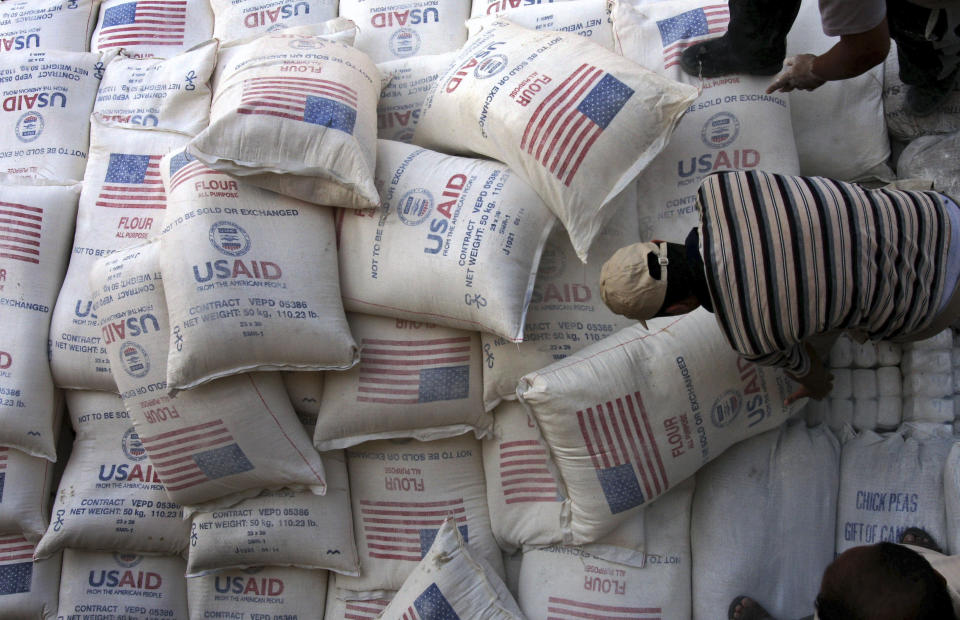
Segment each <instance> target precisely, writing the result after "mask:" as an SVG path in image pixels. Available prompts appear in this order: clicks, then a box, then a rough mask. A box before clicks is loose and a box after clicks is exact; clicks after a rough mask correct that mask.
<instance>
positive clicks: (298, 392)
mask: <svg viewBox="0 0 960 620" xmlns="http://www.w3.org/2000/svg"><path fill="white" fill-rule="evenodd" d="M282 375H283V387H284V388H285V389H286V390H287V396H289V397H290V404H291V405H293V410H294V411H296V412H297V417H298V418H300V423H301V424H303V427H304V429H306V431H307V435H309V436H310V437H313V429H314V427H315V426H316V425H317V416H318V415H319V413H320V400H321V399H322V398H323V375H324V373H322V372H291V371H288V372H284V373H282Z"/></svg>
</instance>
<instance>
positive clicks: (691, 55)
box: [680, 37, 784, 78]
mask: <svg viewBox="0 0 960 620" xmlns="http://www.w3.org/2000/svg"><path fill="white" fill-rule="evenodd" d="M783 58H784V54H779V55H776V54H769V53H761V54H753V55H751V56H747V57H744V56H742V55H740V54H737V53H736V52H734V50H733V47H732V46H731V44H730V43H729V41H728V40H727V38H726V37H718V38H716V39H710V40H707V41H702V42H700V43H697V44H696V45H692V46H690V47H688V48H687V49H685V50H684V51H683V54H681V56H680V66H681V67H682V68H683V70H684V71H686V72H687V73H689V74H690V75H692V76H694V77H705V78H714V77H720V76H721V75H729V74H731V73H744V74H747V75H776V74H777V73H779V72H780V69H782V68H783Z"/></svg>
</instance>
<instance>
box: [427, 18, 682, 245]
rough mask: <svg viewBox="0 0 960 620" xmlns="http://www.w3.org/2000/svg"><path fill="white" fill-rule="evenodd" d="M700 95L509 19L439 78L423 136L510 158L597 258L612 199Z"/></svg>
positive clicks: (460, 149) (584, 44)
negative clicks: (596, 241)
mask: <svg viewBox="0 0 960 620" xmlns="http://www.w3.org/2000/svg"><path fill="white" fill-rule="evenodd" d="M695 95H696V89H695V88H693V87H692V86H686V85H683V84H678V83H676V82H672V81H670V80H667V79H665V78H662V77H660V76H658V75H656V74H654V73H653V72H651V71H648V70H647V69H644V68H643V67H640V66H639V65H637V64H635V63H633V62H630V61H629V60H627V59H625V58H623V57H621V56H618V55H616V54H614V53H613V52H611V51H608V50H605V49H603V48H602V47H600V46H599V45H596V44H594V43H591V42H589V41H586V40H584V39H583V37H578V36H577V35H574V34H567V33H556V32H548V31H544V32H536V31H533V30H528V29H526V28H523V27H521V26H517V25H515V24H513V23H511V22H509V21H507V20H497V21H494V22H492V23H491V24H490V25H489V26H488V27H486V28H484V29H483V31H482V32H481V33H480V34H478V35H477V36H475V37H473V38H471V39H470V40H469V41H467V43H466V44H465V45H464V47H463V49H462V50H461V51H460V54H459V56H458V58H457V61H456V62H454V64H453V66H452V67H451V68H450V69H449V70H448V71H447V73H446V74H445V75H444V76H443V77H442V78H441V79H440V81H439V82H438V83H437V85H436V87H435V88H434V91H433V92H432V93H431V94H430V96H429V97H428V98H427V100H426V102H425V103H424V105H423V109H422V110H421V112H420V123H419V124H418V125H417V130H416V133H415V135H414V142H415V143H416V144H418V145H421V146H425V147H427V148H432V149H436V150H440V151H445V152H450V153H457V154H479V155H485V156H487V157H492V158H494V159H498V160H500V161H502V162H504V163H506V164H507V165H508V166H510V168H511V169H512V170H514V171H516V172H517V174H519V175H520V176H522V177H523V178H524V179H525V180H526V181H527V182H528V183H530V185H531V187H533V189H534V190H536V192H537V193H538V194H539V195H540V198H542V199H543V201H544V202H545V203H546V204H547V206H548V207H550V209H551V210H552V211H553V212H554V213H555V214H556V215H557V217H558V218H559V219H560V221H561V222H562V223H563V226H564V228H566V230H567V233H568V234H569V235H570V240H571V241H572V242H573V247H574V248H575V249H576V251H577V255H578V256H579V257H580V259H581V260H583V261H584V262H586V259H587V250H588V249H589V247H590V244H591V242H592V241H593V238H594V237H595V236H596V235H597V233H598V232H599V231H600V228H601V227H602V226H603V223H604V221H605V220H607V219H609V217H610V215H608V213H609V209H605V206H606V205H607V203H609V202H610V201H611V200H612V199H613V198H614V197H615V196H616V195H617V194H619V193H620V192H621V191H623V189H624V188H625V187H626V186H627V185H628V184H630V183H631V182H633V180H634V179H635V178H636V176H637V175H638V174H639V173H640V172H641V171H642V170H643V169H644V168H646V166H647V165H648V164H649V163H650V162H651V161H652V160H653V158H654V157H655V156H656V155H657V153H659V152H660V151H661V150H662V149H663V147H664V146H666V144H667V141H668V140H669V138H670V134H671V133H672V132H673V129H674V127H675V126H676V124H677V122H678V121H679V120H680V117H681V115H682V114H683V112H684V111H685V110H686V108H687V106H688V105H690V103H691V102H692V101H693V99H694V97H695Z"/></svg>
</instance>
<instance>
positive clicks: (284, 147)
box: [188, 20, 380, 209]
mask: <svg viewBox="0 0 960 620" xmlns="http://www.w3.org/2000/svg"><path fill="white" fill-rule="evenodd" d="M341 22H342V23H341ZM334 25H337V26H338V28H339V29H340V30H345V29H349V28H350V27H351V23H350V22H349V21H347V20H339V21H337V22H334ZM334 30H336V29H334ZM334 35H335V32H334ZM379 97H380V73H379V72H378V71H377V67H376V65H374V64H373V61H371V60H370V58H369V57H367V55H366V54H364V53H363V52H361V51H359V50H357V49H355V48H353V47H351V46H349V45H347V44H345V43H341V42H339V41H333V40H330V39H328V38H325V37H323V36H311V35H308V34H291V33H285V32H282V31H281V32H278V33H272V34H266V35H264V36H262V37H260V38H257V39H254V40H252V41H250V42H247V43H243V44H239V45H236V46H233V47H230V48H227V49H224V50H222V51H221V53H220V60H219V63H218V67H217V76H216V80H215V87H214V93H213V104H212V106H211V108H210V126H209V127H208V128H207V129H205V130H204V131H203V132H201V133H200V135H198V136H197V137H196V138H194V140H193V141H192V142H191V143H190V146H189V148H188V151H189V153H190V155H192V156H194V157H196V158H197V159H199V160H200V161H202V162H204V163H205V164H207V165H208V166H210V167H211V168H214V169H216V170H219V171H222V172H226V173H228V174H231V175H234V176H237V177H243V178H244V180H245V181H247V182H249V183H252V184H253V185H258V186H260V187H263V188H266V189H270V190H273V191H275V192H278V193H280V194H285V195H287V196H292V197H294V198H299V199H301V200H306V201H308V202H313V203H317V204H323V205H331V206H336V207H350V208H357V209H365V208H370V207H375V206H377V205H378V204H379V203H380V198H379V197H378V196H377V189H376V188H375V187H374V185H373V173H374V169H375V167H376V137H377V125H376V110H377V100H378V98H379Z"/></svg>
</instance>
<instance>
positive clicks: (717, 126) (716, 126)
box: [700, 112, 740, 149]
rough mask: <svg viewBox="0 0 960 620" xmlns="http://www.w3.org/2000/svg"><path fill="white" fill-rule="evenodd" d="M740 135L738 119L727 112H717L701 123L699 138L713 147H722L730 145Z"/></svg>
mask: <svg viewBox="0 0 960 620" xmlns="http://www.w3.org/2000/svg"><path fill="white" fill-rule="evenodd" d="M739 135H740V121H739V120H737V117H736V116H734V115H733V114H731V113H729V112H718V113H717V114H714V115H713V116H711V117H710V118H708V119H707V122H706V123H704V125H703V130H701V132H700V139H702V140H703V143H704V144H706V145H707V146H709V147H710V148H713V149H722V148H723V147H725V146H730V145H731V144H733V142H734V141H735V140H736V139H737V136H739Z"/></svg>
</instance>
